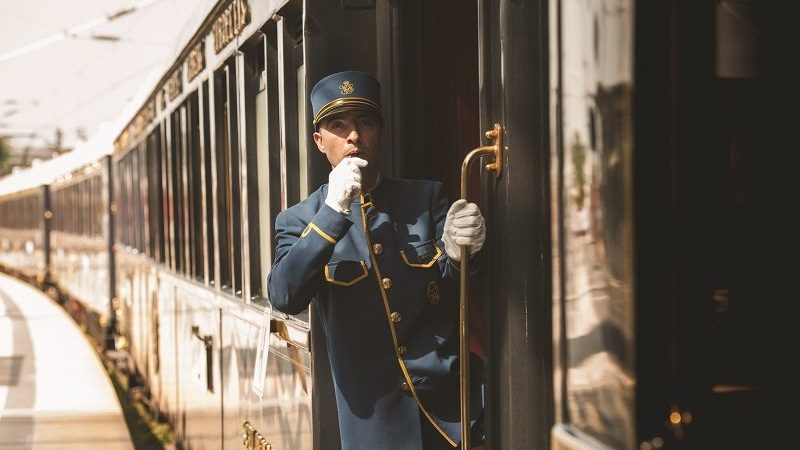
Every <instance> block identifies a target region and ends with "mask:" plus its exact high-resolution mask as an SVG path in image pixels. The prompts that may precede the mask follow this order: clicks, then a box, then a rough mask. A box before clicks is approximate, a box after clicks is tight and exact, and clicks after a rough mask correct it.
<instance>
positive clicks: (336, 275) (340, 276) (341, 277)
mask: <svg viewBox="0 0 800 450" xmlns="http://www.w3.org/2000/svg"><path fill="white" fill-rule="evenodd" d="M367 275H368V271H367V265H366V264H364V261H334V262H329V263H328V264H326V265H325V281H327V282H328V283H333V284H337V285H339V286H352V285H354V284H356V283H358V282H359V281H361V280H363V279H364V278H366V277H367Z"/></svg>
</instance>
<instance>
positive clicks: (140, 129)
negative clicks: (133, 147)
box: [114, 98, 156, 151]
mask: <svg viewBox="0 0 800 450" xmlns="http://www.w3.org/2000/svg"><path fill="white" fill-rule="evenodd" d="M155 117H156V102H155V99H153V98H151V99H150V100H148V101H147V103H145V104H144V106H142V109H140V110H139V112H138V113H137V114H136V117H134V118H133V120H132V121H131V123H130V124H129V125H128V127H127V128H125V131H123V132H122V134H121V135H120V136H119V138H117V140H116V142H114V150H116V151H123V150H125V149H126V148H128V145H129V144H130V143H131V142H136V141H138V140H139V138H140V137H141V136H142V134H143V133H144V130H145V129H147V126H148V125H150V122H152V121H153V119H155Z"/></svg>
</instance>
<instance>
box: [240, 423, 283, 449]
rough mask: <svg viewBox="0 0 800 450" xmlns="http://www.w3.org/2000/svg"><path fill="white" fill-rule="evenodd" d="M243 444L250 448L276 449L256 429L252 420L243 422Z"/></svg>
mask: <svg viewBox="0 0 800 450" xmlns="http://www.w3.org/2000/svg"><path fill="white" fill-rule="evenodd" d="M242 429H243V430H244V434H242V446H243V447H244V448H246V449H248V450H275V448H274V447H273V446H272V444H269V443H268V442H267V439H266V438H265V437H264V435H262V434H261V433H259V432H258V430H256V429H255V427H254V426H253V425H252V424H251V423H250V421H247V420H245V421H244V423H242Z"/></svg>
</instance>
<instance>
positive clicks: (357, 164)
mask: <svg viewBox="0 0 800 450" xmlns="http://www.w3.org/2000/svg"><path fill="white" fill-rule="evenodd" d="M366 165H367V161H366V160H363V159H361V158H356V157H347V158H344V159H342V160H341V161H340V162H339V164H337V165H336V167H334V168H333V169H332V170H331V173H330V175H328V197H327V198H326V199H325V204H326V205H328V206H330V207H331V208H333V210H334V211H336V212H338V213H340V214H345V215H347V214H350V203H351V202H352V201H353V199H354V198H356V197H358V196H359V195H361V169H360V168H361V167H366Z"/></svg>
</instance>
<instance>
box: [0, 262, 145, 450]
mask: <svg viewBox="0 0 800 450" xmlns="http://www.w3.org/2000/svg"><path fill="white" fill-rule="evenodd" d="M101 448H102V449H105V450H112V449H113V450H118V449H119V450H121V449H126V450H132V449H133V448H134V446H133V443H132V442H131V437H130V434H129V432H128V427H127V425H126V424H125V419H124V417H123V415H122V409H121V408H120V404H119V401H118V399H117V396H116V394H115V392H114V388H113V386H112V384H111V381H110V380H109V378H108V374H107V373H106V371H105V369H104V368H103V365H102V363H101V362H100V360H99V358H98V356H97V354H96V353H95V351H94V350H93V349H92V348H91V345H90V343H89V341H88V340H87V338H85V337H84V335H83V333H82V332H81V330H80V329H79V328H78V326H77V325H76V324H75V322H73V321H72V319H71V318H70V317H69V316H68V315H67V313H66V311H64V310H63V309H61V307H59V306H58V305H57V304H56V303H54V302H53V301H52V300H51V299H50V298H48V297H47V296H45V295H44V294H42V293H41V292H40V291H38V290H37V289H35V288H33V287H31V286H29V285H27V284H24V283H22V282H20V281H18V280H16V279H15V278H12V277H9V276H7V275H4V274H0V450H7V449H14V450H31V449H32V450H40V449H48V450H49V449H53V450H55V449H58V450H66V449H82V450H87V449H89V450H91V449H101Z"/></svg>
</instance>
